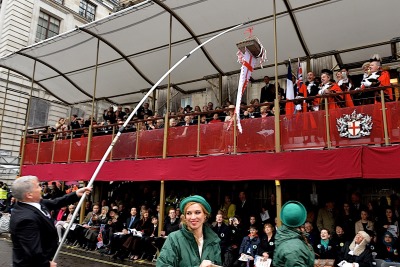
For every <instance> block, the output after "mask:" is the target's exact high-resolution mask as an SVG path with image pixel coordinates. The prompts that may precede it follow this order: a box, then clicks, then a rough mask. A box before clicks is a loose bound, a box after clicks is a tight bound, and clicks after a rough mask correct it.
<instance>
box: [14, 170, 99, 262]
mask: <svg viewBox="0 0 400 267" xmlns="http://www.w3.org/2000/svg"><path fill="white" fill-rule="evenodd" d="M41 190H42V188H41V186H40V184H39V181H38V178H37V177H36V176H22V177H20V178H18V179H17V180H15V182H14V183H13V186H12V192H13V195H14V196H15V198H16V199H17V200H18V202H17V203H16V204H15V206H14V209H13V213H12V216H11V221H10V232H11V239H12V242H13V266H14V267H20V266H21V267H22V266H46V267H48V266H50V267H54V266H57V263H55V262H54V261H52V258H53V256H54V254H55V252H56V250H57V241H58V236H57V230H56V228H55V226H54V223H53V222H52V221H51V219H50V212H49V210H54V209H57V208H61V207H63V206H66V205H68V204H70V203H73V202H76V201H78V200H79V198H80V197H81V196H82V195H83V194H84V193H85V192H90V191H91V188H87V187H84V188H81V189H79V190H77V191H75V192H73V193H71V194H68V195H65V196H63V197H60V198H56V199H52V200H50V199H42V196H41Z"/></svg>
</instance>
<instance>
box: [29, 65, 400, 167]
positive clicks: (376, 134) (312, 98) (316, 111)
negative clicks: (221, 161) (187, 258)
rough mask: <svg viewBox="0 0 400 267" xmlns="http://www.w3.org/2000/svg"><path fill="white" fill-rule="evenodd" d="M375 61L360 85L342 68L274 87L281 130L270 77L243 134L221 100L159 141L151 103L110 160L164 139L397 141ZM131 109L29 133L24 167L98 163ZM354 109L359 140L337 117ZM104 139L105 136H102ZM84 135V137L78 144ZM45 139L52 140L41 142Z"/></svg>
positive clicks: (183, 119)
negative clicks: (287, 87) (286, 89)
mask: <svg viewBox="0 0 400 267" xmlns="http://www.w3.org/2000/svg"><path fill="white" fill-rule="evenodd" d="M379 64H380V62H379V61H376V60H375V59H373V60H372V61H371V62H368V63H366V64H365V66H364V70H365V74H364V79H363V80H362V81H361V83H359V84H355V83H354V82H353V81H352V79H351V77H350V76H349V74H348V71H347V70H346V69H341V70H340V71H338V72H337V73H336V80H334V79H333V73H332V71H330V70H327V69H324V70H322V71H321V76H320V77H317V76H316V75H315V74H314V73H313V72H309V73H307V75H306V78H305V81H303V82H302V83H300V82H299V81H296V80H294V88H293V90H294V97H293V99H287V98H286V95H288V93H287V92H286V93H285V92H284V90H283V89H282V88H280V86H279V85H278V90H277V93H278V100H279V114H280V117H279V124H280V128H279V129H275V126H276V124H275V114H277V113H278V112H277V111H278V109H277V108H276V107H274V100H275V98H276V89H275V85H273V84H271V83H270V82H269V77H268V76H265V77H264V82H265V86H264V87H262V88H261V90H260V98H259V99H258V98H257V99H252V100H251V101H250V103H249V104H250V105H247V103H241V106H240V109H239V110H240V121H241V125H242V128H243V132H242V133H240V134H239V133H238V131H234V129H236V125H237V124H238V123H239V121H238V120H236V119H235V118H236V116H235V106H234V105H233V104H232V103H231V102H230V101H225V103H223V104H222V105H221V106H217V107H214V103H212V102H209V103H208V104H207V105H204V106H203V107H200V106H195V107H194V108H192V107H191V106H190V105H187V106H186V107H180V108H179V109H178V110H177V111H171V112H169V113H168V123H167V125H168V128H169V129H168V131H167V137H166V138H167V139H165V136H164V139H163V135H164V131H163V130H162V129H164V127H165V121H164V120H165V116H164V114H159V113H157V112H154V111H153V110H151V109H150V108H149V104H148V103H144V104H143V106H142V107H140V108H139V110H138V112H137V114H134V116H133V119H132V120H131V121H130V122H129V124H128V125H127V126H126V127H125V128H124V129H123V133H127V134H126V135H122V136H121V138H120V140H121V142H122V143H121V142H119V143H117V144H116V146H115V147H114V149H113V152H112V153H111V155H110V160H114V159H116V160H118V159H129V158H135V159H136V158H150V157H161V156H162V155H163V145H164V141H163V140H167V142H168V149H167V156H193V155H197V156H199V155H209V154H230V153H234V154H235V153H248V152H260V151H264V152H265V151H275V150H276V149H277V142H278V141H277V140H276V139H275V138H274V132H275V130H276V131H280V135H279V136H280V140H279V141H280V149H281V151H287V150H293V149H307V148H328V149H330V148H332V147H341V146H354V145H369V144H373V145H382V144H383V145H390V144H393V143H398V142H400V134H399V132H398V131H397V130H396V129H397V125H398V124H399V123H400V116H399V115H398V113H397V112H396V110H397V109H398V103H399V102H398V96H399V93H398V91H399V90H398V87H399V86H398V85H392V84H391V83H390V75H389V72H388V71H387V70H383V69H382V68H381V67H380V65H379ZM131 112H132V109H131V108H130V107H125V108H124V107H123V106H118V108H117V109H116V110H114V108H113V107H110V108H108V109H107V110H104V112H103V114H102V116H101V118H99V119H98V120H96V119H95V118H94V117H91V116H89V117H88V118H87V119H86V120H84V119H83V118H80V117H78V116H77V115H73V116H71V118H68V119H64V118H60V119H59V121H58V122H57V123H56V124H55V126H54V127H50V126H46V127H39V128H34V129H29V130H28V135H27V139H25V141H26V142H25V144H27V145H26V146H25V147H24V148H23V151H27V153H26V154H24V155H25V156H24V159H23V162H24V164H38V163H54V162H68V163H70V162H78V161H80V162H82V161H92V160H99V159H100V158H101V156H102V153H104V151H105V149H106V148H105V147H104V146H105V144H106V143H108V142H111V139H112V138H113V137H114V136H115V134H116V133H117V131H119V129H120V126H122V124H123V123H124V122H125V120H126V119H127V118H128V117H129V115H130V113H131ZM353 112H356V113H357V114H361V115H363V116H364V115H365V114H367V115H369V116H370V117H368V118H370V119H371V118H372V119H371V122H370V123H369V124H368V125H364V124H362V125H361V122H360V128H362V132H361V134H358V135H360V136H359V137H357V138H355V136H352V138H345V137H343V136H345V135H347V136H348V135H350V134H354V133H356V130H357V129H353V131H352V132H350V130H347V131H346V129H347V128H349V127H350V126H348V123H346V121H345V120H344V119H343V118H342V119H341V120H340V121H338V120H337V119H340V116H345V115H346V114H347V115H349V116H350V114H353ZM357 114H355V115H356V116H359V115H357ZM350 122H351V121H350ZM340 123H341V124H340ZM339 124H340V125H339ZM346 127H347V128H346ZM354 127H357V126H354ZM364 128H365V129H364ZM360 131H361V130H360ZM136 133H140V134H136ZM104 135H107V136H110V139H108V138H106V137H101V136H104ZM361 135H362V136H361ZM81 137H84V139H83V140H82V139H79V140H78V139H77V138H81ZM86 137H88V138H86ZM196 138H197V142H196ZM63 140H68V141H63ZM46 141H53V143H52V144H46ZM56 141H60V142H56ZM32 143H38V144H37V145H35V144H32ZM123 143H124V144H125V145H124V146H123V145H122V144H123ZM196 143H197V144H196ZM182 145H184V146H182ZM61 152H65V153H61Z"/></svg>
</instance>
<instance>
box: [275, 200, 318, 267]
mask: <svg viewBox="0 0 400 267" xmlns="http://www.w3.org/2000/svg"><path fill="white" fill-rule="evenodd" d="M306 218H307V211H306V209H305V208H304V206H303V205H302V204H301V203H300V202H297V201H289V202H287V203H286V204H285V205H283V206H282V210H281V220H282V223H283V226H282V227H280V228H279V229H278V231H277V233H276V236H275V252H274V257H273V263H272V264H273V266H275V267H314V259H315V256H314V251H313V249H312V247H311V245H310V244H308V243H307V240H306V238H305V236H304V234H303V233H302V232H301V231H300V228H299V227H300V226H301V225H303V224H304V222H305V221H306Z"/></svg>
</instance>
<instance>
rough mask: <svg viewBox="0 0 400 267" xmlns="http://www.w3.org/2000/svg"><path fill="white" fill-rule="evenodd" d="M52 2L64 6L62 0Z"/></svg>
mask: <svg viewBox="0 0 400 267" xmlns="http://www.w3.org/2000/svg"><path fill="white" fill-rule="evenodd" d="M53 1H54V2H56V3H59V4H60V5H62V4H64V3H63V2H64V0H53Z"/></svg>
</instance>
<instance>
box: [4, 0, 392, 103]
mask: <svg viewBox="0 0 400 267" xmlns="http://www.w3.org/2000/svg"><path fill="white" fill-rule="evenodd" d="M276 4H277V5H276V9H277V13H278V16H277V43H278V58H277V61H278V63H282V62H284V61H286V60H287V59H288V58H305V57H307V56H310V57H318V56H322V55H325V54H326V52H328V54H333V53H336V54H337V55H339V56H340V58H341V60H342V62H343V64H349V63H353V62H358V61H364V60H367V59H368V58H369V57H370V55H371V54H374V53H379V54H380V55H381V57H390V56H394V55H393V52H392V46H391V42H395V41H394V40H393V38H397V37H399V35H400V34H399V30H398V29H400V20H399V19H398V18H397V16H398V14H397V13H398V10H400V1H390V0H381V1H376V0H323V1H311V0H276ZM170 14H171V15H172V50H171V62H172V64H174V63H175V62H177V61H178V60H180V59H181V58H182V57H183V56H184V55H186V54H187V53H188V52H189V51H191V50H192V49H193V48H195V47H196V46H197V45H199V44H200V43H202V42H204V41H206V40H207V39H209V38H211V37H212V36H215V35H216V34H218V33H220V32H222V31H223V30H226V29H228V28H231V27H233V26H235V25H238V24H240V23H243V22H249V23H248V24H246V25H245V26H243V27H240V28H238V29H236V30H234V31H232V32H229V33H227V34H225V35H222V36H221V37H219V38H218V39H215V40H214V41H212V42H210V43H208V44H206V45H205V46H204V47H203V49H202V50H199V51H197V52H196V53H194V54H193V55H192V56H190V57H189V58H188V59H187V60H186V61H184V62H183V63H182V64H181V65H180V66H179V67H177V68H176V69H175V70H174V72H172V74H171V82H172V83H173V84H179V88H180V89H182V90H183V91H184V92H188V93H190V92H191V91H193V90H198V89H203V88H206V87H209V83H207V81H206V78H210V77H218V75H227V74H232V73H237V72H238V71H239V69H240V65H239V64H238V63H237V57H236V52H237V48H236V43H238V42H240V41H242V40H243V39H244V38H245V37H246V35H245V34H244V33H245V30H246V29H247V28H249V27H253V33H254V35H256V36H257V37H258V38H259V39H260V41H261V43H262V44H263V45H264V47H265V48H266V50H267V56H268V59H269V61H268V62H265V66H266V68H264V69H257V70H256V71H255V72H254V74H253V77H254V78H255V79H261V78H262V77H263V76H264V75H270V76H273V74H274V71H273V63H274V58H275V56H274V28H273V25H274V23H273V1H260V0H246V1H238V0H197V1H195V0H190V1H189V0H165V1H161V0H153V1H144V2H142V3H141V4H139V5H137V6H134V7H130V8H128V9H125V10H122V11H120V12H118V13H115V14H112V15H111V16H109V17H107V18H104V19H102V20H99V21H95V22H92V23H90V24H88V25H85V26H83V27H81V28H77V29H75V30H73V31H70V32H67V33H64V34H61V35H59V36H56V37H54V38H52V39H49V40H46V41H44V42H40V43H37V44H34V45H32V46H30V47H26V48H24V49H21V50H20V51H17V52H15V53H12V54H10V55H7V56H4V57H2V58H0V67H4V68H9V69H11V70H14V71H16V72H18V73H20V74H22V75H24V76H26V77H28V78H31V77H32V73H33V67H34V62H35V60H37V61H36V71H35V74H34V80H35V82H37V83H38V84H39V85H40V86H42V87H43V88H44V89H46V90H48V91H49V92H50V93H51V94H53V95H54V96H55V97H56V98H58V99H59V100H61V101H63V102H65V103H68V104H75V103H81V102H87V101H91V99H92V97H93V94H94V93H93V91H94V80H95V65H96V54H97V53H96V52H97V45H98V43H99V60H98V63H99V68H98V73H97V83H96V93H95V98H96V99H107V100H110V101H113V102H115V103H134V102H139V101H140V100H141V98H142V96H143V94H144V93H145V92H146V90H148V89H150V88H151V87H152V85H153V84H154V83H156V82H157V81H158V80H159V78H160V77H161V76H162V75H163V74H164V73H165V72H166V71H167V70H168V66H169V38H170V37H169V32H170ZM394 59H396V57H395V56H394ZM278 71H279V75H283V74H285V72H286V68H285V67H284V66H280V67H279V70H278ZM166 84H167V79H165V80H164V81H162V83H161V85H160V87H161V88H165V87H166Z"/></svg>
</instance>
